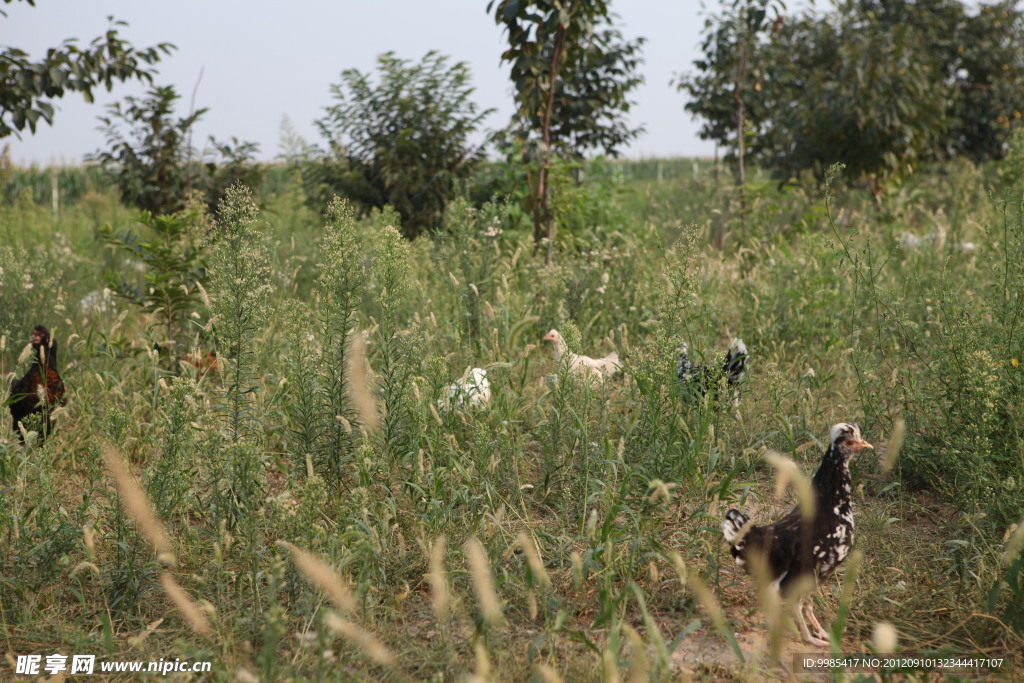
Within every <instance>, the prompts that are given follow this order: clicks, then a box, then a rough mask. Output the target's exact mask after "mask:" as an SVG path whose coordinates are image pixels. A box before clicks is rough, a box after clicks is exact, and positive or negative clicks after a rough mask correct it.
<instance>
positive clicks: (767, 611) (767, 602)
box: [747, 553, 795, 661]
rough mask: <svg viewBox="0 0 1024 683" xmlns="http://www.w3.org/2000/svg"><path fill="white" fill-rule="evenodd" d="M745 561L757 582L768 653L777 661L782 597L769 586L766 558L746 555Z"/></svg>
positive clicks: (780, 648)
mask: <svg viewBox="0 0 1024 683" xmlns="http://www.w3.org/2000/svg"><path fill="white" fill-rule="evenodd" d="M747 560H748V562H749V564H750V573H751V574H752V575H753V577H754V580H755V581H756V582H757V590H758V598H759V600H760V603H761V611H763V612H764V615H765V619H766V620H767V622H768V652H769V654H770V656H771V658H772V660H773V661H779V653H780V652H781V651H782V643H783V636H784V635H785V625H786V622H785V620H784V619H783V618H782V596H781V595H780V594H779V590H778V587H772V585H771V584H772V575H771V570H770V569H769V568H768V559H767V557H765V555H764V554H763V553H748V555H747ZM794 604H795V603H794Z"/></svg>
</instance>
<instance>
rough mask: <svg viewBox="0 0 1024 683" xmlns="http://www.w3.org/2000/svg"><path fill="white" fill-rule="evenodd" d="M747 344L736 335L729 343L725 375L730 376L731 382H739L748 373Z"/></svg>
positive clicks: (748, 353)
mask: <svg viewBox="0 0 1024 683" xmlns="http://www.w3.org/2000/svg"><path fill="white" fill-rule="evenodd" d="M749 355H750V352H749V351H747V345H746V344H744V343H743V340H742V339H740V338H739V337H736V338H735V339H733V340H732V343H731V344H730V345H729V352H728V353H726V354H725V368H724V369H725V375H726V377H728V378H729V383H730V384H738V383H739V382H740V381H741V380H742V379H743V377H744V375H746V374H747V357H748V356H749Z"/></svg>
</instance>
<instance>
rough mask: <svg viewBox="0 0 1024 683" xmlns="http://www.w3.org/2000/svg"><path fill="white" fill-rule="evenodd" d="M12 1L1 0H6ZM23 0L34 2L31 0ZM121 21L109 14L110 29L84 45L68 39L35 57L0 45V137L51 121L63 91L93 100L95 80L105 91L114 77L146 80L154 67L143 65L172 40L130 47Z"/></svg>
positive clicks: (166, 51) (166, 50)
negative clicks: (123, 35) (79, 94)
mask: <svg viewBox="0 0 1024 683" xmlns="http://www.w3.org/2000/svg"><path fill="white" fill-rule="evenodd" d="M14 1H15V0H3V2H4V3H5V4H8V5H9V4H11V2H14ZM27 2H28V4H29V5H35V1H34V0H27ZM0 14H3V13H2V12H0ZM4 16H6V14H4ZM122 26H127V24H125V23H124V22H120V21H114V20H113V18H112V17H111V25H110V29H108V30H107V32H106V33H105V34H104V35H102V36H100V37H97V38H95V39H94V40H93V41H92V42H91V43H89V46H88V47H86V48H82V47H79V45H78V43H77V41H76V40H75V39H73V38H72V39H68V40H65V41H64V42H63V43H61V45H60V46H59V47H54V48H50V49H49V50H47V52H46V56H45V57H44V58H42V59H40V60H33V59H31V58H29V56H28V54H27V53H26V52H24V51H23V50H19V49H18V48H14V47H7V46H0V138H5V137H7V136H9V135H11V134H13V133H15V132H17V131H22V130H24V129H25V128H28V129H29V130H30V131H31V132H33V133H35V132H36V126H37V125H38V124H39V121H40V120H42V121H44V122H46V123H48V124H51V125H52V124H53V116H54V107H53V100H54V99H59V98H61V97H63V96H64V95H65V94H66V93H68V92H80V93H82V94H83V95H84V96H85V99H86V101H87V102H92V99H93V95H92V93H93V90H94V89H95V88H97V87H99V86H100V85H102V86H103V87H105V88H106V89H107V90H108V91H109V90H111V89H112V88H113V86H114V81H121V82H124V81H128V80H131V79H137V80H139V81H144V82H147V83H151V82H152V80H153V74H154V73H155V71H154V70H153V69H151V68H148V67H149V66H150V65H153V64H156V63H157V62H159V61H160V59H161V57H162V56H164V55H168V54H170V52H171V50H173V49H174V46H173V45H171V44H170V43H160V44H158V45H155V46H153V47H148V48H144V49H137V48H134V47H132V46H131V44H129V43H128V42H127V41H125V40H123V39H122V38H121V37H120V36H119V35H118V32H117V31H118V28H119V27H122Z"/></svg>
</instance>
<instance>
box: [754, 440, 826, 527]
mask: <svg viewBox="0 0 1024 683" xmlns="http://www.w3.org/2000/svg"><path fill="white" fill-rule="evenodd" d="M764 459H765V460H766V461H767V462H768V464H769V465H771V466H772V467H774V468H775V469H776V474H775V495H776V497H779V498H781V497H782V495H783V494H784V493H785V491H786V485H787V484H792V485H793V493H795V494H796V499H797V502H798V503H799V505H800V513H801V514H802V515H803V517H804V519H812V518H813V517H814V491H813V489H812V488H811V480H810V479H808V478H807V475H805V474H804V473H803V472H802V471H801V470H800V468H799V467H797V464H796V463H795V462H793V461H792V460H790V459H789V458H787V457H786V456H784V455H782V454H781V453H776V452H775V451H768V452H767V453H765V454H764Z"/></svg>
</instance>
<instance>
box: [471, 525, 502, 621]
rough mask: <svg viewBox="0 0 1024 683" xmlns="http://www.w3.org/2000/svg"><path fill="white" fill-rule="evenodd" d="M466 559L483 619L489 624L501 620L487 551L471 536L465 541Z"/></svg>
mask: <svg viewBox="0 0 1024 683" xmlns="http://www.w3.org/2000/svg"><path fill="white" fill-rule="evenodd" d="M466 559H467V561H468V562H469V573H470V576H471V577H472V578H473V590H474V592H475V593H476V600H477V604H478V605H479V607H480V613H481V614H482V615H483V617H484V621H485V622H486V623H487V624H488V625H489V624H493V623H496V622H499V621H501V620H502V615H501V602H500V601H499V600H498V594H497V593H496V592H495V590H494V580H493V579H492V578H491V564H490V562H488V561H487V552H486V551H485V550H484V547H483V546H482V545H481V544H480V541H478V540H476V539H475V538H471V539H469V540H468V541H466Z"/></svg>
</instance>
